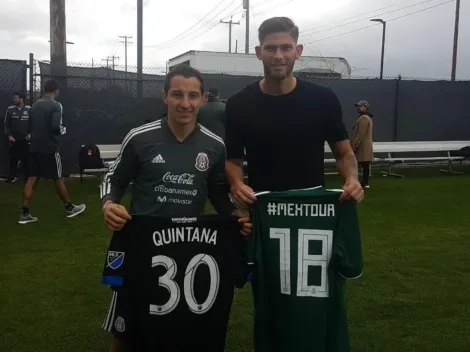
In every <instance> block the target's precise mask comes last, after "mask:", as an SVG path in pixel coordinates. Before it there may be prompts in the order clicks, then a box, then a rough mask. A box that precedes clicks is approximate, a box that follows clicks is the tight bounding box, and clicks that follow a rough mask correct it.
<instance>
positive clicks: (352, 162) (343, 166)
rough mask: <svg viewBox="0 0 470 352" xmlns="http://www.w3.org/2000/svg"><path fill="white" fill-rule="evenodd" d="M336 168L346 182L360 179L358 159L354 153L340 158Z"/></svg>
mask: <svg viewBox="0 0 470 352" xmlns="http://www.w3.org/2000/svg"><path fill="white" fill-rule="evenodd" d="M336 167H337V169H338V171H339V174H340V176H341V177H342V178H343V180H344V181H345V182H346V181H348V180H357V179H358V171H357V169H358V168H357V159H356V156H355V155H354V153H345V154H343V155H341V156H340V157H338V158H337V160H336Z"/></svg>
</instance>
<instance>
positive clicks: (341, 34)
mask: <svg viewBox="0 0 470 352" xmlns="http://www.w3.org/2000/svg"><path fill="white" fill-rule="evenodd" d="M454 1H455V0H449V1H445V2H442V3H439V4H436V5H434V6H430V7H426V8H424V9H421V10H419V11H415V12H410V13H408V14H406V15H403V16H398V17H395V18H392V19H390V20H386V22H392V21H395V20H398V19H400V18H404V17H408V16H411V15H415V14H417V13H420V12H424V11H427V10H430V9H433V8H435V7H438V6H442V5H445V4H448V3H451V2H454ZM378 25H381V24H380V23H377V24H373V25H370V26H366V27H361V28H358V29H354V30H352V31H348V32H345V33H340V34H337V35H333V36H331V37H328V38H321V39H317V40H313V41H309V42H306V43H304V45H308V44H313V43H318V42H321V41H324V40H328V39H333V38H337V37H341V36H344V35H347V34H351V33H355V32H359V31H362V30H364V29H367V28H371V27H375V26H378Z"/></svg>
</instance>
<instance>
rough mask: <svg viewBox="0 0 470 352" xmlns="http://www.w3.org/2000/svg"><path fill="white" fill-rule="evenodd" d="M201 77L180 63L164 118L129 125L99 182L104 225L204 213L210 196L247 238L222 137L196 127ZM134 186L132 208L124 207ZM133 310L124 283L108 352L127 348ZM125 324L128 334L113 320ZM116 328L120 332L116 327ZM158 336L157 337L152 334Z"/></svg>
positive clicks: (168, 87)
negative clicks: (143, 217)
mask: <svg viewBox="0 0 470 352" xmlns="http://www.w3.org/2000/svg"><path fill="white" fill-rule="evenodd" d="M203 94H204V85H203V79H202V76H201V74H200V73H199V72H198V71H197V70H196V69H194V68H192V67H189V66H185V65H182V66H177V67H175V68H173V69H172V71H171V72H170V73H169V74H168V76H167V79H166V82H165V87H164V100H165V103H166V104H167V105H168V116H166V117H164V118H162V119H160V120H158V121H155V122H151V123H148V124H145V125H143V126H140V127H137V128H134V129H133V130H131V131H130V132H129V133H128V134H127V136H126V137H125V138H124V139H123V141H122V145H121V151H120V153H119V155H118V157H117V159H116V161H115V162H114V164H113V165H112V166H111V167H110V169H109V172H108V174H107V175H106V176H105V178H104V180H103V183H102V185H101V194H100V198H101V202H102V204H103V213H104V219H105V223H106V225H107V226H108V228H109V229H110V230H111V231H119V230H120V229H122V227H123V226H124V225H125V223H126V222H127V220H130V215H129V212H130V213H131V214H139V215H159V216H173V217H194V216H199V215H202V214H204V210H205V205H206V199H207V197H208V198H209V200H210V201H211V203H212V205H213V207H214V208H215V210H216V212H217V213H218V214H220V215H230V214H234V215H237V216H239V217H240V219H239V222H240V223H241V225H242V231H243V232H244V233H249V232H250V229H251V224H250V223H249V217H248V216H247V214H242V213H241V212H239V211H236V210H235V207H234V205H233V204H232V202H231V200H230V198H229V194H228V193H229V189H228V184H227V181H226V179H225V144H224V141H223V140H222V138H220V137H219V136H217V135H216V134H214V133H213V132H211V131H209V130H208V129H207V128H205V127H204V126H202V125H199V124H197V123H196V116H197V112H198V110H199V107H200V106H201V105H202V103H203V102H204V95H203ZM131 181H133V188H132V196H131V205H130V211H129V212H128V211H127V209H126V208H125V207H124V206H123V205H121V204H120V203H121V200H122V197H123V195H124V192H125V190H126V188H127V187H128V185H129V183H130V182H131ZM130 310H132V306H130V301H129V298H128V291H127V289H126V287H125V286H122V287H120V288H119V289H116V290H114V291H113V294H112V299H111V305H110V308H109V312H108V314H107V316H106V318H105V320H104V323H103V328H104V329H105V330H106V331H110V332H112V334H113V335H114V339H113V341H112V344H111V346H110V349H109V351H111V352H118V351H119V352H121V351H131V350H132V342H131V341H132V339H133V336H134V335H133V330H132V322H131V321H129V312H130ZM117 319H120V320H118V322H119V321H123V320H124V322H125V331H124V330H122V329H119V326H118V324H116V320H117ZM116 326H118V328H116ZM156 333H158V332H156Z"/></svg>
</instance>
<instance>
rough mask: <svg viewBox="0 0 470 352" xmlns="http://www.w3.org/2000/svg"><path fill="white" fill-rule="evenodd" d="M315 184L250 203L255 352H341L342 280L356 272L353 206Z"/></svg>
mask: <svg viewBox="0 0 470 352" xmlns="http://www.w3.org/2000/svg"><path fill="white" fill-rule="evenodd" d="M340 194H341V193H340V192H338V191H333V190H326V189H324V188H323V187H317V188H312V189H306V190H298V191H284V192H266V193H263V194H259V195H258V196H257V198H258V201H257V202H256V205H255V207H254V208H253V212H252V214H253V224H254V233H253V235H254V244H253V246H254V248H253V252H254V261H255V265H254V270H253V283H252V285H253V295H254V304H255V351H256V352H267V351H270V352H301V351H316V352H332V351H335V352H340V351H341V352H343V351H349V342H348V328H347V315H346V307H345V304H344V300H343V290H342V288H343V285H344V280H345V279H352V278H356V277H359V276H360V275H361V274H362V250H361V240H360V231H359V223H358V219H357V212H356V206H355V204H353V203H348V202H344V203H342V202H340V201H339V196H340Z"/></svg>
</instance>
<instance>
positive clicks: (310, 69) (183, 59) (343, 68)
mask: <svg viewBox="0 0 470 352" xmlns="http://www.w3.org/2000/svg"><path fill="white" fill-rule="evenodd" d="M181 63H185V64H188V65H190V66H191V67H194V68H196V69H198V70H199V71H201V72H202V73H223V74H228V75H246V76H262V75H263V65H262V63H261V62H260V60H259V59H258V58H257V57H256V54H241V53H227V52H217V51H197V50H190V51H188V52H185V53H184V54H181V55H178V56H176V57H174V58H172V59H170V60H169V61H168V70H171V68H172V67H173V66H175V65H178V64H181ZM294 72H297V73H298V74H309V75H313V74H315V75H322V76H333V77H338V78H350V77H351V66H350V65H349V63H348V61H347V60H346V59H344V58H342V57H322V56H303V57H301V59H300V60H297V62H296V64H295V66H294Z"/></svg>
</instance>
